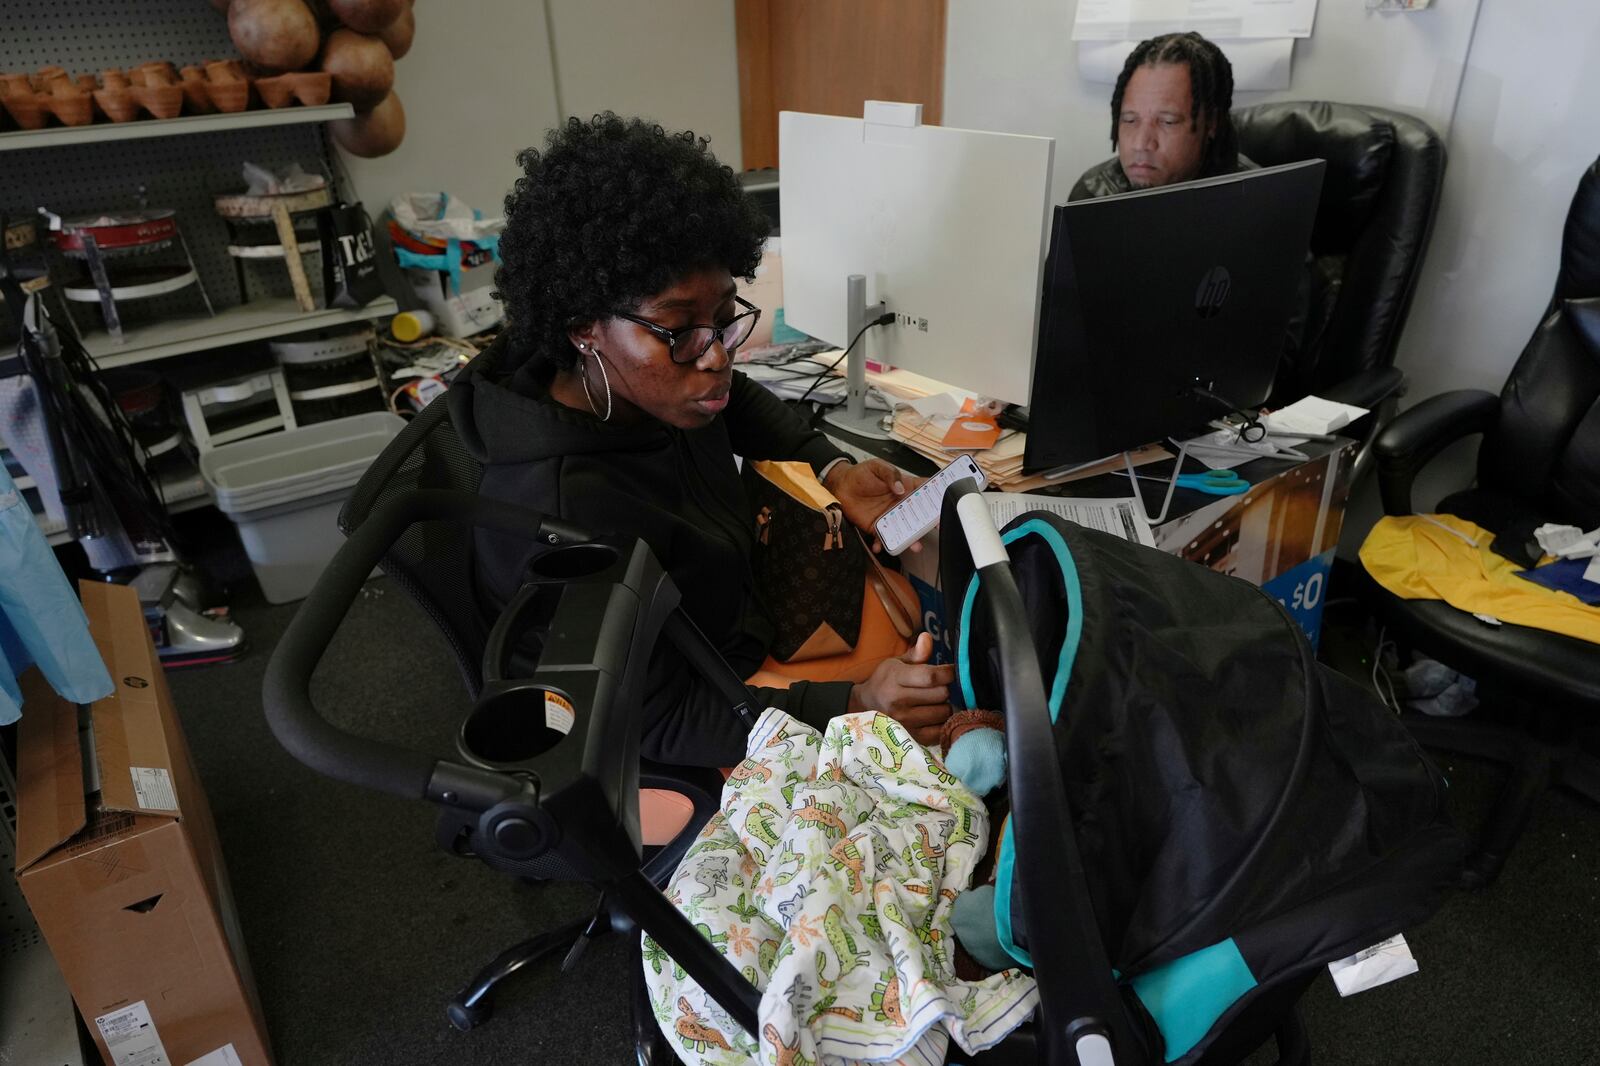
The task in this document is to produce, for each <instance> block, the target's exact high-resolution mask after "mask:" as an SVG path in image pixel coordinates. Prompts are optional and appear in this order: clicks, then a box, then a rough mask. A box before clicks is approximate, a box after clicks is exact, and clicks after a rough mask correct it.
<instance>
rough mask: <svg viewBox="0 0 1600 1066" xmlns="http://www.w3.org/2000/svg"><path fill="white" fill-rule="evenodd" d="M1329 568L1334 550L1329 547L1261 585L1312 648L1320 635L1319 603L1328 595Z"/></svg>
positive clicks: (1320, 607) (1320, 604)
mask: <svg viewBox="0 0 1600 1066" xmlns="http://www.w3.org/2000/svg"><path fill="white" fill-rule="evenodd" d="M1332 569H1333V549H1332V548H1329V549H1328V550H1327V551H1325V552H1323V553H1322V554H1321V555H1317V556H1313V557H1312V558H1310V559H1307V560H1306V561H1305V562H1303V563H1301V564H1300V565H1299V566H1297V567H1295V568H1294V569H1293V570H1286V571H1284V572H1283V573H1281V574H1279V575H1278V576H1277V577H1275V578H1273V579H1272V580H1271V581H1268V582H1267V583H1266V584H1264V585H1262V586H1261V588H1262V589H1263V590H1264V591H1266V592H1267V593H1268V594H1270V595H1271V596H1272V598H1273V599H1275V600H1277V601H1278V602H1279V603H1281V604H1283V605H1284V607H1286V608H1288V611H1289V613H1290V614H1291V615H1293V616H1294V620H1295V621H1296V622H1299V623H1300V628H1301V629H1304V630H1305V631H1306V636H1307V637H1309V638H1310V640H1311V646H1312V647H1313V648H1315V647H1316V646H1317V638H1318V636H1320V635H1321V633H1322V601H1323V600H1324V599H1325V598H1326V597H1327V594H1328V573H1329V571H1331V570H1332Z"/></svg>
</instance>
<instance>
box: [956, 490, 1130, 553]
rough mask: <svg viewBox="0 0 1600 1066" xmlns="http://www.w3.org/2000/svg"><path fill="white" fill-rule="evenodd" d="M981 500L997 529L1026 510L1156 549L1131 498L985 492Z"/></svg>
mask: <svg viewBox="0 0 1600 1066" xmlns="http://www.w3.org/2000/svg"><path fill="white" fill-rule="evenodd" d="M983 499H984V502H985V503H987V504H988V505H989V513H990V514H991V515H993V516H994V524H995V526H996V528H1004V527H1005V524H1006V523H1007V522H1010V521H1011V520H1012V519H1013V518H1016V517H1017V516H1018V515H1020V514H1026V513H1027V512H1029V511H1048V512H1050V513H1051V514H1053V515H1057V516H1059V517H1061V518H1065V519H1066V520H1067V521H1068V522H1071V523H1073V524H1074V525H1079V526H1083V527H1084V528H1085V529H1098V530H1099V531H1100V532H1102V533H1110V534H1111V535H1112V536H1116V537H1121V538H1122V539H1123V540H1126V541H1131V542H1133V543H1134V544H1143V545H1144V546H1145V547H1147V548H1154V547H1155V546H1156V538H1155V535H1154V534H1152V533H1151V532H1150V523H1149V522H1146V521H1145V520H1144V514H1143V513H1142V512H1141V511H1140V509H1139V504H1138V503H1137V501H1135V500H1133V499H1132V498H1128V499H1119V500H1091V499H1076V498H1073V497H1067V496H1041V495H1038V494H1036V493H1031V492H986V493H984V494H983Z"/></svg>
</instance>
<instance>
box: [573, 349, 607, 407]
mask: <svg viewBox="0 0 1600 1066" xmlns="http://www.w3.org/2000/svg"><path fill="white" fill-rule="evenodd" d="M578 351H580V352H588V351H589V346H588V345H587V344H580V345H578ZM594 357H595V359H594V361H595V363H596V364H598V365H599V367H600V378H601V380H603V381H604V382H605V383H606V413H605V414H601V413H600V408H599V407H598V406H596V405H595V402H594V396H593V395H592V394H590V392H589V361H588V360H587V359H585V360H584V361H583V370H582V371H581V372H580V373H579V374H578V383H579V384H580V385H582V386H583V398H584V399H586V400H588V401H589V410H591V411H593V412H594V416H595V417H596V418H598V419H599V420H600V421H602V422H609V421H611V374H610V373H609V372H608V371H607V370H606V364H605V358H604V357H603V356H602V355H601V354H600V349H599V348H596V349H594Z"/></svg>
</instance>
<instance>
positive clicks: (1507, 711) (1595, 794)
mask: <svg viewBox="0 0 1600 1066" xmlns="http://www.w3.org/2000/svg"><path fill="white" fill-rule="evenodd" d="M1480 433H1481V434H1482V435H1483V442H1482V444H1481V445H1480V447H1479V451H1478V477H1477V482H1476V484H1475V485H1474V486H1473V487H1471V488H1469V489H1467V490H1465V491H1462V492H1456V493H1453V494H1451V495H1449V496H1446V497H1445V498H1444V499H1443V500H1441V501H1439V503H1438V506H1436V507H1435V508H1434V511H1435V512H1439V513H1446V514H1453V515H1458V516H1460V517H1462V518H1466V519H1468V520H1469V521H1472V522H1474V523H1476V524H1478V525H1480V526H1482V527H1484V528H1486V529H1489V530H1492V531H1494V532H1495V533H1496V534H1506V535H1512V533H1513V531H1518V533H1517V535H1519V536H1520V535H1522V534H1526V533H1527V532H1528V531H1530V530H1531V529H1532V528H1533V526H1535V525H1537V524H1539V523H1541V522H1560V523H1566V524H1571V525H1576V526H1580V527H1582V528H1584V529H1593V528H1594V527H1595V526H1600V160H1597V161H1596V162H1595V163H1594V165H1592V166H1590V168H1589V169H1588V171H1587V172H1586V173H1585V174H1584V175H1583V178H1582V180H1581V181H1580V182H1579V184H1578V191H1577V194H1576V195H1575V196H1574V197H1573V200H1572V207H1571V209H1570V210H1569V212H1568V214H1567V224H1566V232H1565V236H1564V238H1563V240H1562V247H1561V272H1560V274H1559V276H1558V277H1557V280H1556V290H1555V295H1554V297H1553V298H1552V300H1551V302H1550V306H1549V307H1548V308H1547V309H1546V311H1545V315H1544V318H1543V320H1542V321H1541V322H1540V323H1539V325H1538V328H1536V329H1535V330H1534V332H1533V337H1532V338H1531V339H1530V340H1529V341H1528V344H1527V347H1525V348H1524V349H1523V351H1522V355H1521V356H1520V357H1519V358H1518V359H1517V363H1516V365H1515V366H1514V367H1513V368H1512V370H1511V376H1510V377H1509V378H1508V379H1507V381H1506V384H1505V387H1504V388H1503V389H1502V390H1501V392H1500V395H1499V396H1495V395H1494V394H1493V393H1489V392H1484V391H1481V390H1476V389H1462V390H1459V391H1455V392H1446V393H1441V394H1440V395H1438V396H1433V397H1430V398H1429V399H1427V400H1425V401H1423V402H1422V403H1420V404H1417V405H1416V406H1415V407H1413V408H1411V409H1410V410H1408V411H1405V412H1403V413H1402V414H1401V415H1399V416H1398V417H1397V418H1395V419H1394V421H1393V422H1391V423H1390V424H1389V425H1388V426H1387V427H1386V428H1385V429H1384V431H1383V432H1382V434H1381V435H1380V436H1379V437H1378V440H1377V445H1376V453H1377V469H1378V483H1379V488H1380V490H1381V492H1382V495H1383V506H1384V510H1385V511H1387V512H1388V513H1390V514H1397V515H1399V514H1410V513H1411V509H1412V500H1411V493H1412V483H1413V481H1414V480H1415V478H1416V475H1417V472H1418V471H1419V470H1421V469H1422V467H1424V466H1425V465H1426V464H1427V463H1428V462H1429V461H1430V460H1431V459H1432V458H1433V457H1434V456H1435V455H1437V454H1438V453H1439V452H1440V451H1441V450H1442V449H1443V448H1444V447H1446V446H1447V445H1449V444H1452V443H1454V442H1455V441H1457V440H1460V439H1463V438H1465V437H1468V436H1472V435H1474V434H1480ZM1369 592H1370V594H1371V595H1372V596H1373V597H1374V598H1375V602H1376V603H1377V605H1378V608H1379V610H1380V612H1381V615H1382V617H1383V618H1384V619H1385V620H1386V621H1387V622H1388V624H1389V626H1390V627H1391V629H1392V630H1393V631H1394V632H1395V633H1396V634H1397V635H1398V636H1400V637H1401V638H1402V639H1403V640H1405V641H1408V642H1409V643H1410V644H1412V645H1413V646H1415V647H1416V648H1418V649H1419V650H1421V651H1424V652H1426V653H1427V654H1428V655H1431V656H1432V657H1434V658H1436V659H1438V660H1440V661H1441V662H1444V663H1446V664H1447V665H1449V666H1451V667H1453V668H1455V669H1456V670H1459V671H1461V672H1462V673H1464V674H1466V675H1467V676H1469V677H1472V678H1475V679H1476V680H1477V682H1478V685H1479V692H1480V696H1484V697H1486V698H1485V699H1484V708H1483V709H1482V710H1480V711H1479V712H1477V713H1476V714H1474V715H1472V716H1469V717H1468V718H1466V719H1427V718H1421V717H1420V716H1419V717H1418V718H1417V719H1416V720H1415V721H1414V728H1413V732H1414V733H1415V735H1416V736H1417V738H1418V739H1419V740H1421V741H1422V742H1423V743H1424V744H1429V745H1434V746H1438V747H1442V748H1446V749H1450V750H1455V751H1459V752H1463V753H1467V754H1472V755H1478V756H1482V757H1485V758H1489V759H1495V760H1499V761H1503V762H1508V763H1510V764H1511V766H1512V772H1511V778H1510V780H1509V782H1508V783H1507V785H1506V788H1505V791H1504V793H1503V794H1502V796H1501V798H1500V800H1499V803H1498V805H1497V808H1496V809H1495V811H1494V812H1493V814H1492V815H1491V817H1490V819H1489V821H1488V823H1487V825H1486V826H1485V828H1484V832H1483V840H1482V844H1481V854H1480V855H1479V856H1478V858H1477V859H1476V860H1475V862H1474V871H1473V874H1472V877H1473V879H1474V880H1476V881H1477V882H1478V883H1487V882H1488V881H1490V880H1492V879H1493V878H1494V876H1495V875H1496V874H1497V873H1498V872H1499V870H1500V867H1501V865H1502V864H1503V863H1504V862H1505V858H1506V854H1507V853H1508V852H1509V850H1510V848H1511V847H1512V845H1513V844H1514V843H1515V842H1516V839H1517V837H1518V836H1520V835H1521V833H1522V830H1523V828H1524V827H1525V826H1526V824H1527V821H1528V817H1529V815H1530V814H1531V813H1532V808H1533V803H1534V801H1535V800H1536V799H1537V798H1538V796H1539V794H1540V793H1541V792H1542V791H1544V789H1545V788H1546V787H1547V786H1548V785H1549V784H1551V783H1552V782H1556V781H1560V782H1562V783H1564V784H1566V785H1568V786H1569V787H1571V788H1573V789H1575V790H1577V791H1578V792H1580V793H1582V794H1583V795H1585V796H1587V797H1588V798H1590V799H1592V800H1594V801H1596V802H1600V759H1597V758H1596V751H1597V750H1600V748H1597V746H1596V742H1597V740H1600V737H1597V734H1596V725H1597V722H1600V718H1597V713H1600V645H1597V644H1592V643H1589V642H1586V641H1582V640H1576V639H1573V638H1570V637H1565V636H1560V635H1557V634H1554V633H1547V632H1545V631H1543V630H1538V629H1530V628H1526V627H1523V626H1515V625H1502V626H1490V625H1487V624H1485V623H1483V622H1480V621H1478V620H1477V619H1476V618H1474V617H1473V616H1472V615H1469V614H1467V613H1466V612H1464V611H1458V610H1456V609H1455V608H1453V607H1451V606H1450V605H1448V604H1446V603H1444V602H1443V601H1438V600H1402V599H1400V598H1399V597H1396V596H1393V595H1391V594H1389V593H1387V592H1385V591H1384V590H1382V589H1381V588H1378V587H1377V586H1376V585H1375V584H1372V585H1370V586H1369Z"/></svg>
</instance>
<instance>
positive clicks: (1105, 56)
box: [1078, 37, 1294, 92]
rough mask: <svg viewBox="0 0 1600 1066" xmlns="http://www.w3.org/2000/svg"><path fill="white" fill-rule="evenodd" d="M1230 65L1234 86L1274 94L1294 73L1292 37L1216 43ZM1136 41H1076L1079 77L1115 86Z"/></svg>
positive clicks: (1284, 87)
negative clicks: (1272, 92)
mask: <svg viewBox="0 0 1600 1066" xmlns="http://www.w3.org/2000/svg"><path fill="white" fill-rule="evenodd" d="M1215 43H1216V45H1217V47H1218V48H1221V49H1222V54H1223V55H1225V56H1227V57H1228V62H1229V63H1230V64H1232V66H1233V87H1234V88H1235V89H1239V90H1246V89H1249V90H1261V91H1263V92H1266V91H1274V90H1279V89H1287V88H1288V87H1289V80H1290V75H1291V74H1292V73H1293V70H1294V38H1293V37H1263V38H1261V39H1260V40H1232V41H1216V42H1215ZM1136 44H1138V42H1137V41H1135V40H1124V41H1079V42H1078V77H1080V78H1082V79H1083V80H1084V81H1086V82H1089V83H1091V84H1094V85H1115V84H1116V83H1117V77H1118V75H1120V74H1121V73H1122V66H1123V64H1124V63H1126V62H1127V61H1128V53H1129V52H1131V51H1133V49H1134V46H1135V45H1136Z"/></svg>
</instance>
